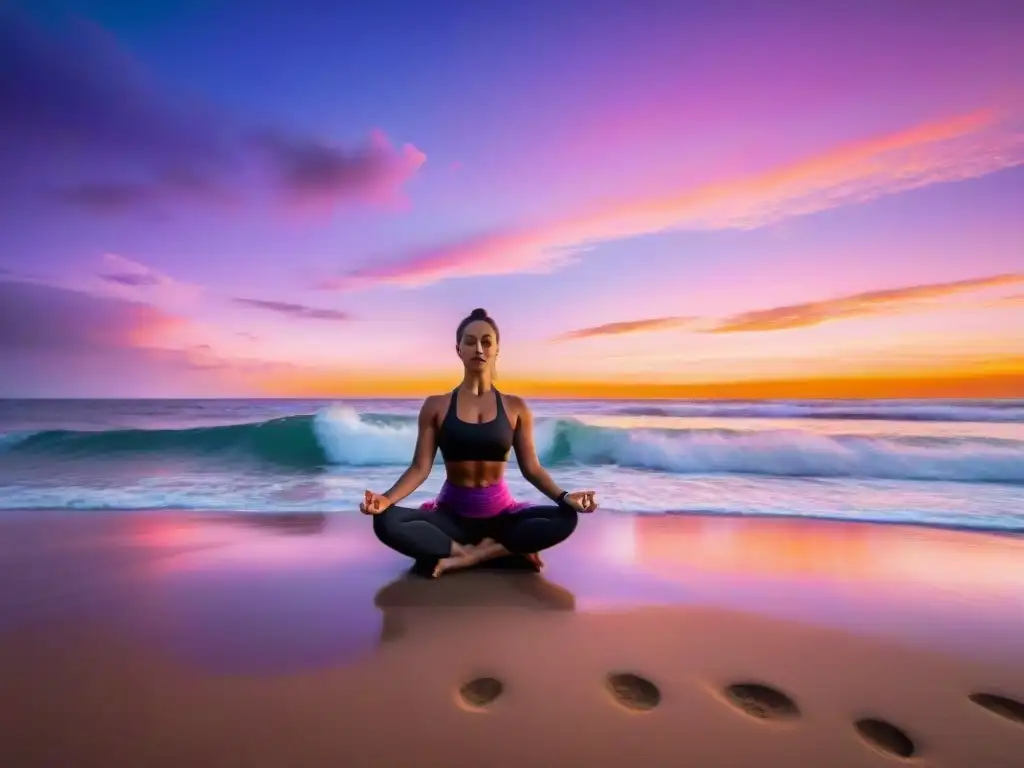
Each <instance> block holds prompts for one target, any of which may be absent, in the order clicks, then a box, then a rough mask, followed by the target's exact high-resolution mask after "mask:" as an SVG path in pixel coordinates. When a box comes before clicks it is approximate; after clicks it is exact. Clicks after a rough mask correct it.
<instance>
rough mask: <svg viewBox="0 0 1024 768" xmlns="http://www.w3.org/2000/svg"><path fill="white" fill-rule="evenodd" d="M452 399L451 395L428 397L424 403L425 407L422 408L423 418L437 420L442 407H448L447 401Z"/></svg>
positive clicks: (421, 414)
mask: <svg viewBox="0 0 1024 768" xmlns="http://www.w3.org/2000/svg"><path fill="white" fill-rule="evenodd" d="M450 399H451V393H448V394H445V395H427V397H426V399H424V401H423V405H422V406H421V407H420V416H421V418H429V419H431V420H435V421H436V419H437V415H438V413H440V412H441V409H442V407H445V406H446V405H447V401H448V400H450Z"/></svg>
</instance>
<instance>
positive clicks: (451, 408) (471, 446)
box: [437, 389, 515, 462]
mask: <svg viewBox="0 0 1024 768" xmlns="http://www.w3.org/2000/svg"><path fill="white" fill-rule="evenodd" d="M493 391H494V398H495V400H496V401H497V404H498V415H497V416H495V417H494V418H493V419H492V420H491V421H485V422H482V423H476V424H474V423H472V422H468V421H462V419H460V418H459V390H458V389H455V390H453V391H452V400H451V403H449V405H448V412H447V413H446V414H445V415H444V421H442V422H441V428H440V429H439V430H438V434H437V447H438V448H439V449H440V450H441V458H443V459H444V460H445V461H446V462H448V461H508V454H509V451H511V450H512V440H513V438H514V437H515V429H514V428H513V427H512V422H511V421H509V418H508V414H507V413H505V406H504V404H503V403H502V402H501V393H500V392H498V390H496V389H494V390H493Z"/></svg>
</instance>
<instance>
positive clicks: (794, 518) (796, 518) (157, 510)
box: [0, 506, 1024, 538]
mask: <svg viewBox="0 0 1024 768" xmlns="http://www.w3.org/2000/svg"><path fill="white" fill-rule="evenodd" d="M31 513H45V514H49V515H59V514H71V515H75V514H81V515H104V514H113V515H140V514H141V515H200V516H209V515H213V516H218V515H224V516H237V515H267V516H271V517H273V516H294V517H301V516H303V515H307V516H308V515H326V516H328V517H334V516H339V517H350V516H353V517H357V518H361V517H363V515H362V513H361V512H359V510H358V509H355V508H353V509H352V510H351V511H350V510H340V509H334V510H313V509H298V510H277V509H274V510H271V509H267V510H259V509H208V508H201V507H194V508H192V507H181V506H171V507H142V508H140V507H8V508H2V507H0V522H2V520H3V517H4V515H8V514H10V515H23V514H31ZM595 514H596V515H598V516H617V517H640V518H660V517H682V518H699V519H709V520H715V519H723V520H751V521H757V520H779V521H787V522H804V521H806V522H808V523H810V524H816V523H823V524H825V523H836V524H839V525H844V524H845V525H865V526H881V527H897V528H915V529H916V528H921V529H926V530H928V529H934V530H937V531H950V532H955V533H977V534H985V535H992V536H1010V537H1014V538H1024V525H1021V526H1019V527H1014V528H1008V527H1001V526H994V525H993V526H986V525H968V524H957V523H934V522H923V521H919V520H887V519H882V518H851V517H841V516H839V515H799V514H789V513H778V514H775V513H770V514H768V513H762V512H750V513H748V512H712V511H706V510H700V509H667V510H662V511H652V512H631V511H624V510H617V509H605V508H604V507H601V508H600V509H599V510H598V511H597V512H596V513H595Z"/></svg>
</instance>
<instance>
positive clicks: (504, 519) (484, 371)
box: [359, 309, 597, 577]
mask: <svg viewBox="0 0 1024 768" xmlns="http://www.w3.org/2000/svg"><path fill="white" fill-rule="evenodd" d="M455 336H456V349H457V351H458V354H459V357H460V358H461V360H462V364H463V366H464V368H465V376H464V377H463V380H462V384H460V385H459V386H458V387H457V388H456V389H455V390H454V391H452V392H450V393H447V394H443V395H433V396H431V397H428V398H427V399H426V400H425V401H424V403H423V407H422V408H421V409H420V415H419V434H418V436H417V439H416V450H415V453H414V455H413V460H412V464H411V465H410V466H409V468H408V469H407V470H406V471H405V472H404V473H403V474H402V476H401V477H400V478H399V479H398V482H396V483H395V484H394V486H392V487H391V489H390V490H388V491H387V492H385V493H383V494H379V493H374V492H373V491H366V493H365V497H364V499H363V502H362V503H361V504H360V505H359V508H360V510H361V511H362V512H363V513H364V514H367V515H373V530H374V532H375V533H376V534H377V538H379V539H380V540H381V541H382V542H383V543H384V544H386V545H387V546H389V547H391V548H392V549H394V550H396V551H397V552H401V553H402V554H403V555H406V556H407V557H411V558H413V559H415V560H416V561H417V562H420V563H423V562H424V561H429V562H430V564H431V565H432V569H433V570H432V572H433V575H434V576H435V577H437V576H440V575H441V574H442V573H444V572H446V571H450V570H457V569H459V568H466V567H468V566H471V565H477V564H479V563H482V562H485V561H487V560H491V559H493V558H496V557H503V556H505V555H508V554H518V555H524V556H526V557H527V558H529V559H530V560H531V561H532V562H533V564H534V565H535V566H536V567H537V568H540V567H542V566H543V563H542V561H541V559H540V556H539V555H538V554H537V553H538V552H540V551H541V550H544V549H548V548H549V547H553V546H554V545H555V544H558V543H560V542H562V541H565V539H567V538H568V537H569V536H570V535H571V534H572V532H573V531H574V530H575V529H576V524H577V522H578V518H577V513H579V512H593V511H594V510H595V509H596V508H597V503H596V501H595V494H594V492H593V491H576V492H573V493H569V492H568V491H563V490H562V489H560V488H559V487H558V486H557V485H556V484H555V482H554V481H553V480H552V479H551V477H550V476H549V475H548V473H547V472H546V471H545V470H544V468H543V467H541V465H540V461H539V460H538V458H537V451H536V449H535V447H534V444H533V417H532V415H531V414H530V409H529V408H528V407H527V406H526V403H524V402H523V400H522V399H521V398H519V397H515V396H513V395H503V394H501V393H500V392H498V390H496V389H495V388H494V387H493V385H492V381H493V378H494V363H495V360H496V359H497V356H498V326H497V324H496V323H495V322H494V320H492V319H491V318H490V317H489V316H488V315H487V312H485V311H484V310H482V309H475V310H473V312H472V313H471V314H470V315H469V317H467V318H465V319H464V320H463V321H462V322H461V323H459V327H458V330H457V331H456V334H455ZM438 449H440V450H441V457H442V458H443V459H444V465H445V472H446V478H445V482H444V485H443V486H442V487H441V492H440V494H438V496H437V498H436V499H435V500H434V501H432V502H429V503H427V504H424V505H423V506H422V507H419V508H412V507H400V506H396V505H397V504H398V502H400V501H402V499H404V498H405V497H406V496H408V495H409V494H411V493H412V492H413V491H415V490H416V489H417V488H418V487H419V486H420V485H421V484H422V483H423V481H424V480H426V479H427V477H428V476H429V474H430V470H431V468H432V467H433V464H434V456H435V455H436V453H437V450H438ZM513 449H514V450H515V453H516V460H517V462H518V463H519V468H520V470H521V471H522V473H523V477H525V478H526V479H527V480H528V481H529V482H530V483H531V484H532V485H533V486H534V487H536V488H537V490H539V491H540V492H541V493H543V494H544V495H545V496H547V497H548V498H549V499H551V500H552V502H553V503H552V504H548V505H544V506H530V505H528V504H522V503H519V502H516V500H515V499H514V498H513V497H512V494H511V492H510V491H509V489H508V486H507V485H506V484H505V480H504V475H505V466H506V464H507V463H508V456H509V452H510V451H511V450H513Z"/></svg>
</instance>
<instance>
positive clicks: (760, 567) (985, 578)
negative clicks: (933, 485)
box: [632, 515, 1024, 590]
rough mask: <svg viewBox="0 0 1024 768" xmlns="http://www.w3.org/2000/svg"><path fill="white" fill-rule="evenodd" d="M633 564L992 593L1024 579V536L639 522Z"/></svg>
mask: <svg viewBox="0 0 1024 768" xmlns="http://www.w3.org/2000/svg"><path fill="white" fill-rule="evenodd" d="M633 520H634V522H633V542H634V550H633V558H632V559H633V562H634V563H635V564H637V565H638V566H640V567H642V568H645V569H651V570H654V571H656V572H658V573H659V574H663V575H666V576H671V575H672V574H674V573H678V572H680V571H681V570H682V569H691V568H696V569H699V570H701V571H703V572H710V573H743V574H744V575H746V576H748V577H756V578H789V577H799V578H802V579H807V580H815V581H820V580H837V579H838V580H844V581H845V580H858V581H860V580H869V581H915V582H918V583H922V582H927V583H931V584H941V585H945V586H954V585H955V586H961V587H969V588H971V589H972V590H973V589H984V590H1018V589H1020V588H1021V585H1022V584H1024V537H1020V536H1011V535H995V534H992V535H990V534H983V533H963V532H959V531H948V530H937V529H928V528H921V527H910V526H895V525H869V524H863V523H840V522H823V521H802V520H789V519H783V520H756V521H753V522H751V521H748V520H743V519H738V518H732V519H730V518H714V517H712V516H705V517H702V516H692V517H688V516H681V515H672V516H666V517H654V516H649V517H647V516H645V517H637V518H634V519H633Z"/></svg>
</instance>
